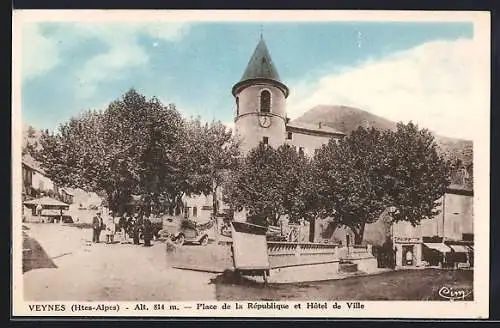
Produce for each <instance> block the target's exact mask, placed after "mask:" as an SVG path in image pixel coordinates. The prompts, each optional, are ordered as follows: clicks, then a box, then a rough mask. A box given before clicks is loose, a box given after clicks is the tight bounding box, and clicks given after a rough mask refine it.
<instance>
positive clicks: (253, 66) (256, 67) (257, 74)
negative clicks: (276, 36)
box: [233, 26, 288, 97]
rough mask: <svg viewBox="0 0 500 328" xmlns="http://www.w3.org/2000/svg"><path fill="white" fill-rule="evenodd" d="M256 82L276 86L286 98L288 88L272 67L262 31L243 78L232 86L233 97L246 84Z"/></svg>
mask: <svg viewBox="0 0 500 328" xmlns="http://www.w3.org/2000/svg"><path fill="white" fill-rule="evenodd" d="M261 29H262V26H261ZM256 80H266V81H267V82H268V83H273V84H276V85H277V86H278V87H279V88H280V89H282V90H283V92H284V93H285V96H286V97H287V96H288V88H287V87H286V85H285V84H283V83H282V82H281V80H280V77H279V74H278V70H277V69H276V67H275V66H274V63H273V60H272V59H271V55H270V54H269V50H268V49H267V45H266V42H265V41H264V36H263V32H262V30H261V33H260V40H259V43H258V44H257V47H255V50H254V52H253V55H252V57H251V58H250V60H249V61H248V65H247V68H246V69H245V72H244V73H243V76H242V77H241V79H240V81H239V82H238V83H236V84H235V85H234V86H233V95H234V94H235V93H236V92H237V90H238V89H239V88H240V87H242V86H244V85H247V84H248V83H253V81H256Z"/></svg>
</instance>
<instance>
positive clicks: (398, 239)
mask: <svg viewBox="0 0 500 328" xmlns="http://www.w3.org/2000/svg"><path fill="white" fill-rule="evenodd" d="M394 242H395V243H410V244H411V243H420V242H421V239H420V238H418V237H394Z"/></svg>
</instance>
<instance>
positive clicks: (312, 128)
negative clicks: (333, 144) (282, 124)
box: [286, 121, 345, 136]
mask: <svg viewBox="0 0 500 328" xmlns="http://www.w3.org/2000/svg"><path fill="white" fill-rule="evenodd" d="M286 128H287V131H288V130H296V131H298V132H305V133H311V134H316V135H335V136H344V135H345V133H343V132H341V131H339V130H336V129H334V128H331V127H329V126H326V125H324V124H322V123H318V124H311V123H303V122H295V121H292V122H289V123H288V124H287V126H286Z"/></svg>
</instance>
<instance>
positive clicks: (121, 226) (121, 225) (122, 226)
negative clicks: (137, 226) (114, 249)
mask: <svg viewBox="0 0 500 328" xmlns="http://www.w3.org/2000/svg"><path fill="white" fill-rule="evenodd" d="M127 223H128V214H127V212H125V213H123V215H122V216H121V217H120V220H119V221H118V230H119V231H120V243H121V244H124V243H126V242H127Z"/></svg>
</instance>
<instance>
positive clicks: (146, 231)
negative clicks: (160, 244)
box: [143, 216, 153, 247]
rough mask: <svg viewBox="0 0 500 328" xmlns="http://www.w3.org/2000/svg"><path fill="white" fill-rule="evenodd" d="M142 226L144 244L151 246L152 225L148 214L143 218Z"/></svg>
mask: <svg viewBox="0 0 500 328" xmlns="http://www.w3.org/2000/svg"><path fill="white" fill-rule="evenodd" d="M143 226H144V228H143V236H144V246H145V247H149V246H151V239H153V225H152V223H151V219H150V218H149V216H146V217H145V218H144V223H143Z"/></svg>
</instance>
